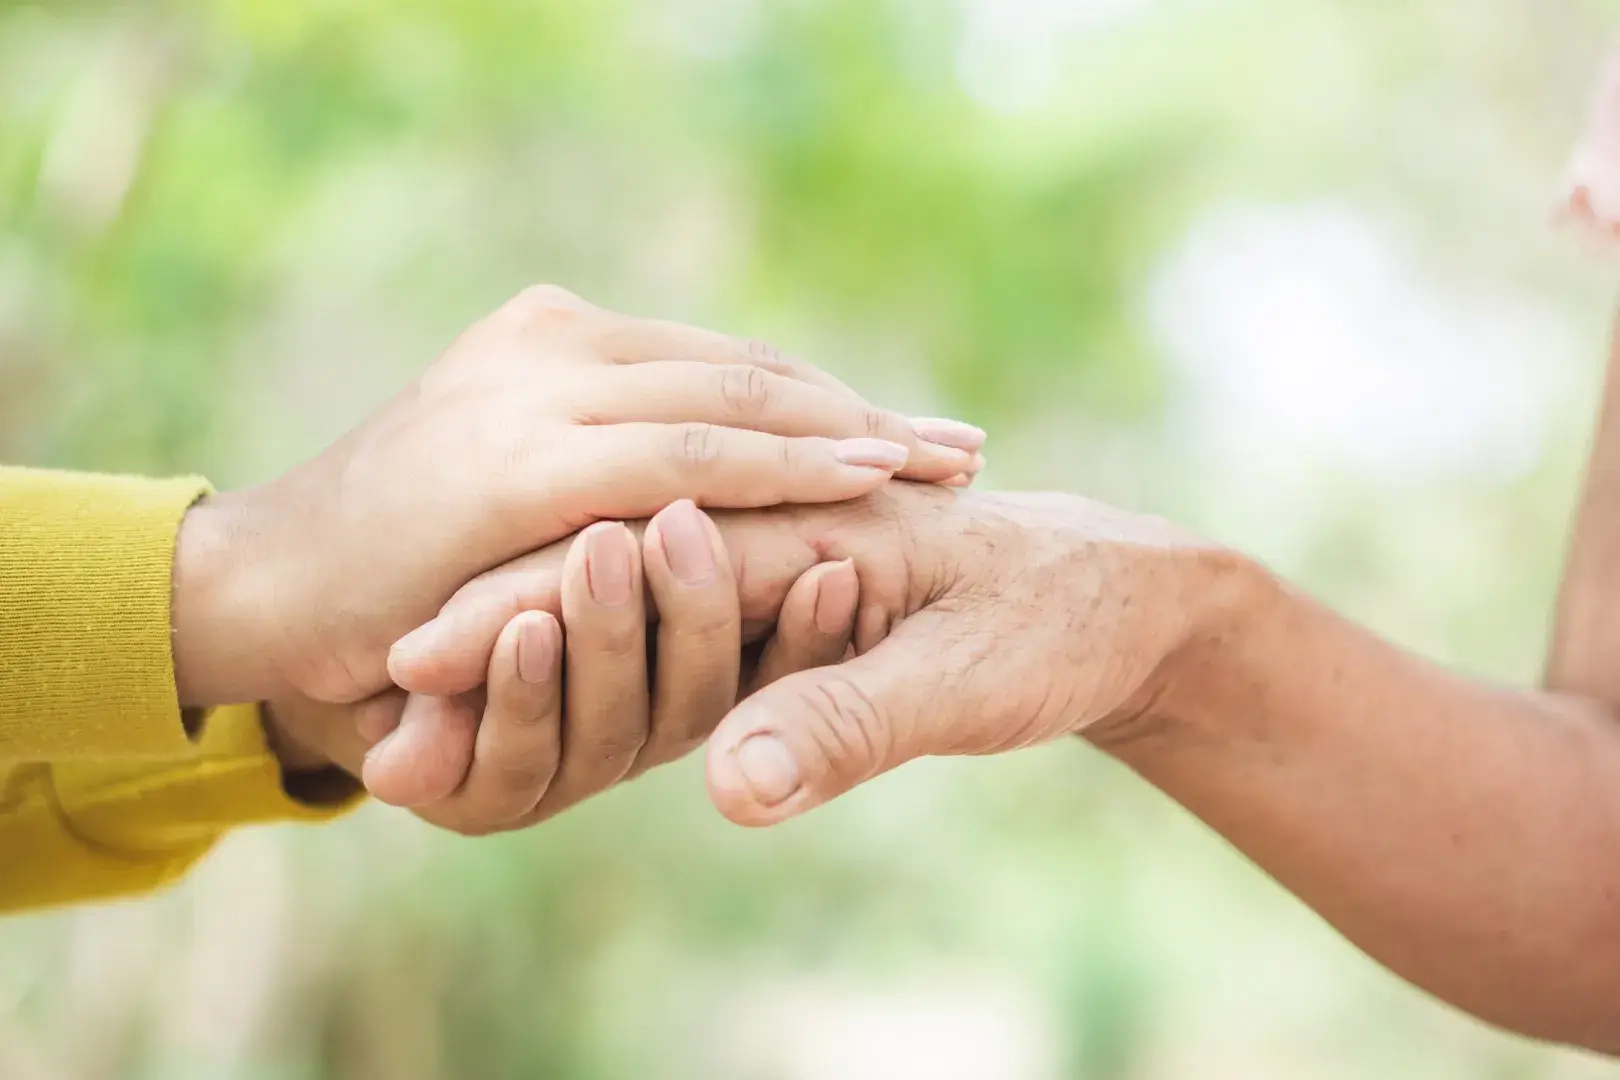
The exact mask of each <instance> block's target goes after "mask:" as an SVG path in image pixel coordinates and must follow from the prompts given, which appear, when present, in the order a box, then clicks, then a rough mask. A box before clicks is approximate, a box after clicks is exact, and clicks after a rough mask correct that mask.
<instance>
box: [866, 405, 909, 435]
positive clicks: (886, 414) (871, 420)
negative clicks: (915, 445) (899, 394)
mask: <svg viewBox="0 0 1620 1080" xmlns="http://www.w3.org/2000/svg"><path fill="white" fill-rule="evenodd" d="M861 420H862V423H863V424H864V426H865V428H866V434H867V435H868V436H870V437H871V438H874V439H887V440H888V441H889V442H902V441H904V435H905V432H906V430H907V425H906V423H905V421H904V420H902V419H901V418H900V414H899V413H895V412H890V411H889V410H888V409H875V408H871V407H867V408H865V409H862V410H861Z"/></svg>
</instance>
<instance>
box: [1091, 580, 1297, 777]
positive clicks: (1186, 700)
mask: <svg viewBox="0 0 1620 1080" xmlns="http://www.w3.org/2000/svg"><path fill="white" fill-rule="evenodd" d="M1189 581H1190V585H1189V587H1188V588H1186V589H1185V590H1184V591H1183V593H1182V595H1183V596H1184V597H1186V598H1187V600H1188V602H1187V606H1186V608H1185V609H1184V613H1183V614H1184V617H1185V620H1186V621H1185V632H1184V633H1183V634H1182V635H1181V636H1180V637H1179V639H1178V640H1177V642H1176V643H1175V644H1174V645H1173V646H1172V647H1171V648H1170V649H1168V650H1167V651H1166V653H1165V655H1164V657H1163V659H1162V660H1161V662H1160V663H1159V664H1158V666H1157V668H1156V669H1155V671H1154V674H1153V677H1152V678H1151V679H1150V680H1149V682H1148V684H1147V685H1146V686H1144V687H1143V689H1142V692H1141V693H1140V694H1139V695H1137V697H1136V698H1135V699H1134V701H1133V702H1132V703H1131V705H1130V706H1129V707H1128V708H1127V709H1125V710H1122V711H1121V714H1120V715H1119V716H1116V717H1111V718H1109V719H1108V720H1107V721H1105V722H1104V723H1103V724H1100V725H1098V727H1097V729H1096V731H1095V732H1091V731H1088V732H1087V735H1088V737H1090V738H1091V739H1092V741H1093V742H1095V743H1096V744H1097V745H1098V746H1099V747H1100V748H1101V749H1103V750H1104V751H1106V752H1108V753H1110V754H1112V755H1113V756H1115V757H1117V758H1119V759H1120V760H1122V761H1124V762H1125V763H1126V764H1127V765H1131V766H1133V767H1137V766H1139V765H1141V764H1144V763H1145V762H1146V761H1147V759H1149V758H1151V757H1153V756H1155V755H1162V754H1171V753H1174V752H1176V751H1177V750H1178V749H1179V748H1181V747H1184V746H1187V745H1199V746H1207V745H1208V744H1209V742H1210V740H1212V739H1219V738H1223V737H1227V736H1231V735H1233V734H1234V732H1233V727H1234V723H1233V718H1234V716H1235V715H1236V714H1237V713H1240V712H1242V711H1243V710H1244V709H1246V708H1247V705H1246V704H1245V703H1244V702H1243V701H1242V700H1240V699H1241V698H1242V697H1243V695H1244V694H1252V693H1253V692H1255V691H1257V690H1262V689H1263V686H1264V680H1265V673H1264V672H1263V671H1251V670H1250V668H1251V667H1252V666H1253V665H1252V664H1251V663H1250V660H1251V659H1252V658H1253V657H1254V656H1255V655H1257V654H1264V653H1265V652H1266V651H1267V649H1268V648H1269V646H1267V645H1265V644H1263V643H1262V642H1263V639H1266V638H1267V637H1268V636H1269V635H1274V633H1275V627H1276V625H1277V623H1278V621H1279V616H1280V615H1281V613H1282V612H1283V611H1284V610H1285V608H1286V604H1287V602H1288V601H1287V598H1288V591H1287V588H1286V587H1285V586H1284V585H1283V584H1282V582H1281V581H1279V580H1278V579H1277V578H1276V577H1275V575H1273V574H1272V573H1271V571H1270V570H1268V569H1266V568H1265V567H1264V566H1263V565H1261V564H1260V563H1259V562H1257V561H1255V560H1253V559H1250V558H1249V557H1247V556H1244V555H1241V554H1238V553H1236V552H1232V551H1228V550H1212V551H1207V552H1202V553H1199V554H1198V555H1197V556H1195V559H1194V563H1193V565H1192V568H1191V571H1190V574H1189ZM1240 691H1241V692H1240Z"/></svg>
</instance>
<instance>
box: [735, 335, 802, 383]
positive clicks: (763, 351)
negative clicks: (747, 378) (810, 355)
mask: <svg viewBox="0 0 1620 1080" xmlns="http://www.w3.org/2000/svg"><path fill="white" fill-rule="evenodd" d="M743 350H744V351H745V352H746V353H747V354H748V361H749V363H751V364H753V365H754V366H755V367H758V368H762V369H764V370H765V371H769V372H772V373H773V374H776V375H787V374H790V373H791V372H792V371H793V362H792V361H790V360H789V359H788V358H787V357H786V356H784V355H782V350H781V349H778V348H777V347H776V346H775V345H772V344H771V343H770V342H768V341H761V340H760V339H758V338H749V339H748V340H746V341H744V342H743Z"/></svg>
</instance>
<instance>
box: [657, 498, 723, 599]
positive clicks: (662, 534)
mask: <svg viewBox="0 0 1620 1080" xmlns="http://www.w3.org/2000/svg"><path fill="white" fill-rule="evenodd" d="M653 524H654V525H656V526H657V528H658V541H659V543H660V544H662V545H663V548H664V559H665V561H667V562H668V563H669V569H670V572H671V573H672V574H674V575H675V577H676V578H677V579H678V580H680V581H682V582H684V583H685V584H687V585H707V584H709V583H710V582H712V581H713V580H714V579H715V561H714V546H713V545H712V544H710V543H709V530H708V528H707V527H706V526H705V525H704V522H703V513H702V511H700V510H699V509H698V508H697V505H696V504H695V503H693V502H692V500H690V499H682V500H681V501H680V502H677V503H672V504H670V505H669V506H668V507H666V508H665V509H664V511H663V512H662V513H660V514H659V515H658V516H657V517H656V518H654V519H653Z"/></svg>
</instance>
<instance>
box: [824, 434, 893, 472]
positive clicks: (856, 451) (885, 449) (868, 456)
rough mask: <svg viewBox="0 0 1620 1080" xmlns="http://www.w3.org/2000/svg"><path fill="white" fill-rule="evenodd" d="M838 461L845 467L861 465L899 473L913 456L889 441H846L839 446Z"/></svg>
mask: <svg viewBox="0 0 1620 1080" xmlns="http://www.w3.org/2000/svg"><path fill="white" fill-rule="evenodd" d="M837 453H838V460H839V461H842V462H843V463H844V464H845V465H859V466H862V467H863V468H868V469H882V470H883V471H884V472H898V471H900V470H901V469H903V468H904V467H905V464H906V459H907V458H909V457H910V456H911V451H909V450H907V449H906V448H905V447H904V446H901V445H900V444H899V443H893V442H889V441H888V440H887V439H845V440H844V441H843V442H841V443H839V444H838V451H837Z"/></svg>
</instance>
